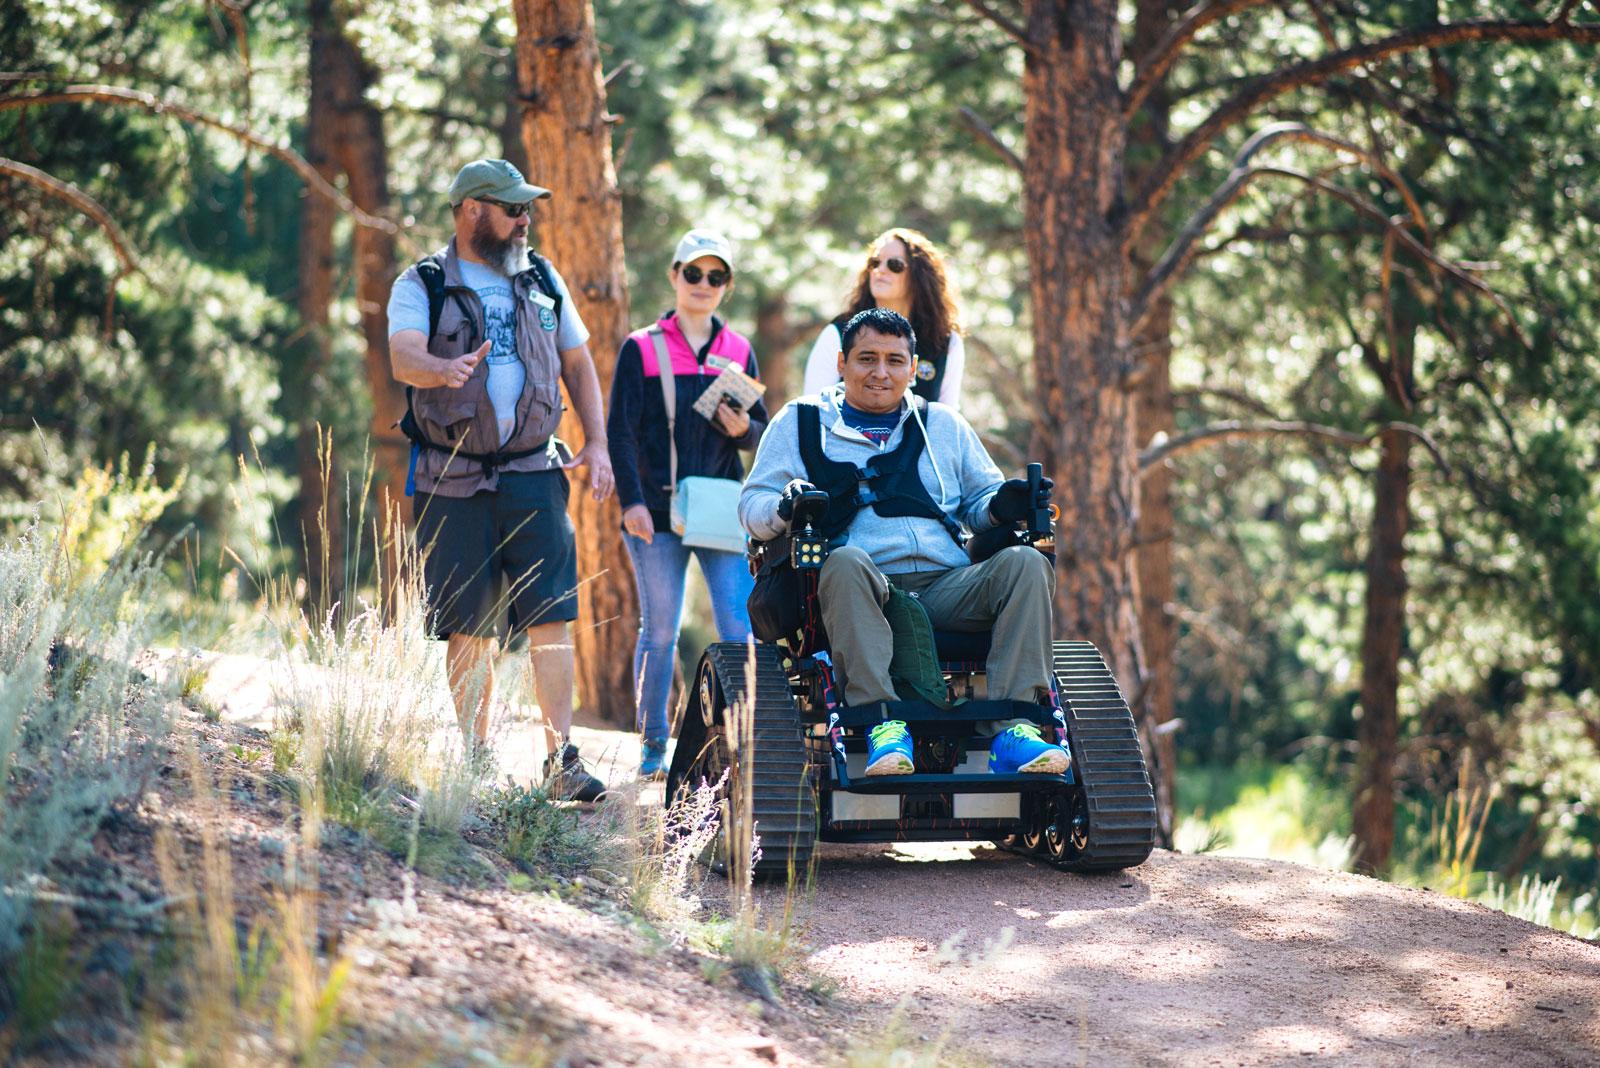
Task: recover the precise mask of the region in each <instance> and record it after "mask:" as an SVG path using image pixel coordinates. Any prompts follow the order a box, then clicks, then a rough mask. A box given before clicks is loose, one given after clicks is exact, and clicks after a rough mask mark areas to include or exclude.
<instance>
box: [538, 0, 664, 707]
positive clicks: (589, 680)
mask: <svg viewBox="0 0 1600 1068" xmlns="http://www.w3.org/2000/svg"><path fill="white" fill-rule="evenodd" d="M512 8H513V11H514V12H515V15H516V20H517V92H518V96H519V97H520V99H521V100H522V139H523V144H524V146H525V147H526V149H527V153H528V160H529V170H528V177H529V180H530V181H533V182H535V183H537V184H539V185H542V186H546V187H547V188H549V189H551V190H552V191H553V192H554V197H553V198H552V199H551V200H548V201H542V202H539V204H538V207H537V212H538V219H537V225H538V238H539V248H540V251H542V252H543V253H544V254H545V255H547V256H549V257H550V259H551V260H552V261H553V262H554V263H555V265H556V269H557V270H559V271H560V272H561V273H562V275H563V277H565V278H566V280H567V284H568V286H569V288H570V289H571V291H572V296H573V300H574V302H575V303H576V304H577V306H578V311H579V312H580V313H581V314H582V316H583V321H584V322H585V323H586V324H588V327H589V330H590V333H591V335H592V336H591V337H590V339H589V348H590V351H592V352H593V354H594V363H595V369H596V370H597V371H598V372H599V374H600V387H601V393H602V395H603V396H604V395H608V394H609V392H610V388H611V374H612V371H613V369H614V367H615V365H616V354H617V348H618V346H620V345H621V343H622V340H623V338H624V337H626V336H627V331H628V288H627V275H626V273H625V271H624V269H623V258H622V204H621V193H620V191H619V190H618V189H617V176H616V171H615V169H614V167H613V165H612V159H611V125H610V123H609V121H608V120H609V118H610V116H609V115H608V114H607V112H606V99H605V87H604V85H603V84H602V83H601V73H600V50H599V43H598V41H597V40H596V38H595V30H594V9H593V7H592V6H591V4H590V2H589V0H515V3H513V5H512ZM561 433H562V437H563V438H564V439H565V440H567V441H569V442H577V441H581V440H582V437H583V434H582V430H581V428H580V424H579V422H578V419H577V416H576V414H575V413H573V412H572V411H571V410H570V404H569V412H568V415H567V417H566V419H565V420H563V422H562V424H561ZM572 518H573V522H574V523H575V524H576V525H577V528H578V575H579V581H580V583H581V585H580V587H579V591H578V622H577V624H576V626H575V628H574V630H575V634H574V636H575V639H576V646H577V677H578V700H579V702H580V703H581V704H582V705H583V706H585V707H587V708H589V709H591V710H592V711H594V712H596V713H598V714H599V715H600V716H601V717H602V718H604V719H606V720H608V721H610V722H613V723H618V724H626V725H630V726H631V725H632V723H633V713H634V708H633V705H634V701H633V644H634V636H635V631H634V624H635V623H636V621H637V619H638V603H637V599H636V597H635V595H634V587H633V575H632V572H631V571H630V569H629V568H628V566H627V564H626V563H625V562H624V560H625V555H624V552H623V548H622V538H621V534H620V529H621V521H620V517H619V514H618V511H617V505H616V499H615V498H614V497H613V498H612V499H611V500H608V501H605V502H604V503H602V504H596V503H595V501H594V500H593V498H592V497H591V496H590V495H589V494H588V493H587V492H584V491H583V490H582V489H581V488H580V484H579V483H578V481H577V480H574V486H573V494H572Z"/></svg>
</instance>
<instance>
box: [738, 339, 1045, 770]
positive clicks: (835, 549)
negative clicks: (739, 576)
mask: <svg viewBox="0 0 1600 1068" xmlns="http://www.w3.org/2000/svg"><path fill="white" fill-rule="evenodd" d="M841 341H842V344H843V349H842V351H841V352H840V353H839V357H838V361H839V362H838V367H839V376H840V378H841V379H842V381H841V383H840V384H839V385H836V386H834V387H833V388H832V389H831V390H828V391H826V392H824V393H821V394H818V395H813V396H808V397H803V398H801V399H799V400H796V401H794V402H792V403H790V404H788V405H786V406H785V407H784V408H783V409H782V410H781V411H780V412H779V413H778V414H777V416H776V417H775V418H774V419H773V421H772V423H771V424H770V425H769V426H768V427H767V431H766V434H765V435H764V436H763V437H762V439H761V444H760V447H759V449H758V450H757V453H756V458H755V464H754V466H753V467H752V469H751V471H750V475H749V477H748V478H747V479H746V481H745V484H744V490H743V492H742V494H741V496H740V498H739V518H740V521H741V522H742V523H743V525H744V528H745V530H746V531H748V532H749V534H750V535H751V537H752V538H754V539H755V540H756V541H757V542H759V543H770V542H773V541H775V540H776V539H782V538H784V537H786V536H787V535H788V534H789V533H790V526H791V519H793V517H794V516H795V513H796V507H797V503H798V505H799V507H800V508H801V509H802V510H803V511H804V512H805V513H807V514H806V519H807V520H808V521H810V520H813V519H814V520H815V529H816V531H817V533H819V534H820V535H821V537H823V538H825V539H826V543H827V546H828V547H829V551H828V552H827V556H826V559H825V560H824V562H823V564H822V567H821V571H820V575H819V576H818V577H817V578H816V587H815V590H816V600H817V602H818V603H819V604H820V615H821V622H822V625H823V629H824V630H825V631H826V634H827V646H828V649H827V653H826V655H825V656H824V657H822V658H820V659H823V660H826V661H829V662H830V663H831V668H832V673H833V678H832V681H833V692H834V694H835V695H838V694H841V693H842V695H843V699H844V700H843V703H844V704H845V705H848V706H851V707H852V708H856V709H860V708H863V707H865V706H870V705H873V704H875V703H878V702H885V701H896V700H899V699H900V696H901V695H897V693H896V689H895V685H894V682H893V681H892V679H891V673H890V665H891V661H892V660H893V658H894V650H895V634H894V631H893V628H892V627H891V624H890V621H889V618H888V617H887V616H886V615H885V611H886V606H888V605H889V603H890V601H891V591H892V590H898V591H901V592H902V593H904V594H907V595H909V596H910V597H912V598H914V599H915V601H916V603H917V604H920V605H921V607H922V609H923V610H924V611H925V612H926V614H927V617H928V620H929V622H930V623H931V624H932V626H933V628H934V629H935V630H942V631H961V632H969V633H977V634H982V633H984V632H987V633H989V635H990V641H989V643H988V650H987V654H986V658H985V667H986V687H987V694H986V696H987V698H988V699H989V700H992V701H999V700H1011V701H1022V702H1027V703H1030V704H1037V705H1045V706H1048V705H1049V704H1050V702H1051V682H1052V673H1051V636H1052V626H1051V598H1052V596H1053V593H1054V587H1055V575H1054V571H1053V569H1052V567H1051V561H1050V560H1049V559H1048V558H1047V557H1046V556H1045V555H1043V554H1042V553H1041V552H1039V551H1037V550H1036V549H1034V548H1032V547H1031V546H1030V545H1027V544H1019V543H1016V542H1017V540H1018V539H1014V538H1008V537H1005V535H1008V534H1009V533H1010V532H1011V531H1013V530H1015V528H1016V525H1017V524H1019V523H1023V522H1028V521H1030V520H1031V519H1033V518H1034V517H1036V516H1038V515H1039V514H1040V511H1041V509H1045V508H1048V498H1049V492H1050V488H1051V483H1050V481H1049V480H1048V479H1041V478H1039V477H1037V475H1036V476H1035V477H1034V478H1033V479H1031V480H1023V479H1010V480H1006V479H1003V478H1002V477H1001V474H1000V470H999V468H997V467H996V466H995V463H994V461H993V460H992V459H991V458H990V456H989V454H988V451H987V450H986V449H985V448H984V447H983V443H982V442H981V441H980V440H979V439H978V435H977V433H976V432H975V431H974V430H973V429H972V427H971V426H970V425H969V424H968V423H967V421H966V420H965V419H964V418H962V416H961V415H960V414H959V413H958V412H957V411H956V410H955V409H954V408H950V407H947V406H945V405H943V404H938V403H929V402H927V401H924V400H922V399H921V398H918V397H916V396H908V395H907V390H908V388H909V386H910V385H911V379H912V376H913V374H914V373H915V369H916V366H917V359H916V357H915V355H914V353H915V352H916V337H915V335H914V334H913V332H912V328H911V324H910V323H909V322H907V321H906V319H905V318H904V317H902V316H901V315H899V314H897V313H896V312H893V311H890V310H888V309H885V308H869V309H867V310H865V311H863V312H861V313H859V314H858V315H856V316H855V317H854V318H852V319H851V320H850V321H849V322H848V323H847V324H846V325H845V328H844V330H843V333H842V335H841ZM1030 525H1031V524H1030ZM968 532H971V533H972V535H974V542H975V543H976V542H977V541H989V542H993V541H995V540H996V539H994V538H990V537H986V534H987V533H988V532H993V533H995V534H1000V535H1002V537H1001V538H1000V539H999V540H1000V541H1003V542H1007V545H1006V547H1004V548H1001V549H1000V550H999V551H998V552H994V553H993V555H989V556H987V558H985V559H982V560H981V562H978V563H974V562H973V556H978V555H980V554H977V553H975V554H973V556H969V553H968V548H967V544H966V543H967V538H968ZM759 595H760V590H759V589H758V596H759ZM756 608H757V605H756V604H755V602H754V601H752V614H753V616H754V615H756V614H757V613H756V611H755V610H756ZM884 711H885V716H886V717H887V711H888V709H887V708H885V710H884ZM1043 718H1046V719H1048V717H1043ZM979 730H980V731H982V732H984V733H989V732H992V733H993V738H992V741H991V744H990V750H989V768H990V770H991V771H995V772H1001V773H1006V774H1012V773H1018V772H1037V773H1042V774H1054V775H1059V774H1062V773H1064V772H1065V771H1066V770H1067V769H1068V767H1069V765H1070V763H1071V756H1070V754H1069V751H1068V749H1067V745H1066V737H1065V731H1064V730H1062V731H1056V732H1053V733H1055V735H1056V737H1055V738H1054V739H1051V740H1046V738H1045V737H1044V736H1043V735H1042V734H1041V732H1040V730H1039V727H1038V726H1037V725H1036V724H1035V723H1034V722H1032V721H1027V720H1022V719H1017V720H1009V721H1006V720H1002V721H996V722H989V723H985V724H980V725H979ZM915 770H916V767H915V763H914V746H913V744H912V738H911V737H910V735H909V732H908V729H907V724H906V722H905V721H904V720H901V719H888V718H885V719H884V720H883V721H881V722H878V723H876V724H875V725H873V726H871V728H870V729H869V731H868V745H867V760H866V765H865V772H866V774H867V775H905V774H912V773H913V772H915Z"/></svg>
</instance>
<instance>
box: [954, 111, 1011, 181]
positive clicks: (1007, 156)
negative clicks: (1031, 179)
mask: <svg viewBox="0 0 1600 1068" xmlns="http://www.w3.org/2000/svg"><path fill="white" fill-rule="evenodd" d="M957 111H958V112H959V113H960V115H961V119H962V121H963V122H965V123H966V124H967V128H968V129H969V130H971V131H972V132H973V133H974V134H976V135H977V136H978V140H980V141H982V142H983V143H984V144H986V145H988V146H989V147H990V148H992V149H994V152H995V154H996V155H997V156H999V157H1000V158H1001V159H1002V160H1004V161H1005V162H1006V164H1007V165H1008V166H1009V167H1010V168H1011V169H1012V170H1014V171H1016V172H1017V173H1018V174H1021V173H1022V157H1021V156H1019V155H1017V153H1016V150H1015V149H1013V148H1012V147H1011V146H1010V145H1008V144H1006V143H1005V142H1004V141H1002V140H1000V135H999V134H997V133H995V131H994V127H992V126H990V125H989V124H988V123H986V122H984V121H983V119H982V118H980V117H979V115H978V113H977V112H976V111H973V110H972V109H971V108H969V107H967V106H966V105H965V104H963V105H962V106H961V107H960V108H958V109H957Z"/></svg>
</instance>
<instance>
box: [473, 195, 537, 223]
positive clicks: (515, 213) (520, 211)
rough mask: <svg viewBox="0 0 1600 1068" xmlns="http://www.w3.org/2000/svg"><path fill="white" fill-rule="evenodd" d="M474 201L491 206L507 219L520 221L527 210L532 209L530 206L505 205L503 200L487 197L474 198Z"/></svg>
mask: <svg viewBox="0 0 1600 1068" xmlns="http://www.w3.org/2000/svg"><path fill="white" fill-rule="evenodd" d="M474 199H476V200H478V201H480V202H482V203H484V204H493V205H494V206H495V207H497V208H499V209H500V210H501V211H503V212H505V213H506V218H508V219H520V218H522V217H523V216H524V215H526V214H528V210H529V209H530V208H532V207H533V205H532V204H507V203H506V202H505V201H503V200H490V199H489V198H488V197H476V198H474Z"/></svg>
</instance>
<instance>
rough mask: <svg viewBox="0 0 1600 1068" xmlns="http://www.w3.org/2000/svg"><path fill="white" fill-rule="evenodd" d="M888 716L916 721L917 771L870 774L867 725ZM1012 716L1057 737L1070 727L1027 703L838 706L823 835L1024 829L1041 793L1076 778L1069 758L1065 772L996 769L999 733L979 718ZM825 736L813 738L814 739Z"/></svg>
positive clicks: (915, 836) (986, 833) (985, 833)
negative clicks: (993, 740) (994, 746)
mask: <svg viewBox="0 0 1600 1068" xmlns="http://www.w3.org/2000/svg"><path fill="white" fill-rule="evenodd" d="M886 720H900V721H902V722H904V723H905V724H906V725H907V729H908V730H909V732H910V733H911V736H912V739H913V749H914V753H915V757H914V759H915V763H916V767H917V770H916V771H915V772H914V773H912V774H909V775H875V776H868V775H866V774H865V773H864V770H865V767H866V758H867V738H866V732H867V730H869V729H870V728H871V727H873V726H875V725H877V724H878V723H882V722H884V721H886ZM1008 720H1010V721H1015V720H1023V721H1026V722H1031V723H1036V724H1038V725H1039V727H1040V729H1041V732H1042V733H1043V734H1044V736H1045V737H1047V738H1053V737H1056V730H1057V728H1059V727H1061V721H1060V717H1059V713H1057V712H1056V711H1055V710H1053V709H1050V708H1046V707H1043V706H1041V705H1037V704H1030V703H1026V702H1021V701H968V702H965V703H963V704H961V705H959V706H958V707H956V708H955V709H952V710H945V709H942V708H939V707H936V706H934V705H932V704H928V703H927V702H923V701H888V702H882V703H879V704H874V705H869V706H866V707H863V708H836V709H833V710H831V711H830V712H829V714H828V724H827V728H826V736H825V737H826V741H827V744H828V749H829V757H830V759H829V761H828V766H829V768H830V770H831V775H830V776H829V779H830V780H831V781H826V782H823V783H821V784H820V785H821V786H822V789H823V791H824V797H823V812H822V814H823V821H822V826H821V828H820V829H821V837H822V838H823V839H825V840H831V841H871V840H882V839H884V838H892V839H897V840H901V841H915V840H948V839H952V838H956V839H969V840H972V839H996V838H1001V837H1004V836H1005V835H1007V834H1011V833H1015V832H1017V831H1019V830H1020V829H1021V828H1023V827H1024V826H1025V824H1026V823H1027V820H1028V818H1029V814H1030V813H1031V812H1032V810H1033V809H1034V808H1035V807H1036V804H1037V802H1036V800H1035V798H1034V797H1033V796H1032V795H1056V794H1060V793H1062V792H1063V791H1071V790H1072V789H1073V788H1074V786H1075V784H1076V779H1075V776H1074V769H1073V768H1072V767H1071V766H1070V765H1069V766H1068V768H1067V770H1066V771H1065V772H1063V773H1062V774H1059V775H1045V774H1038V773H1016V774H996V773H994V772H991V771H989V767H988V760H989V742H990V739H989V738H988V737H987V736H984V735H981V734H980V733H979V732H978V724H980V723H985V722H993V721H1008ZM846 731H855V732H856V733H850V734H847V733H846ZM1063 736H1064V731H1063ZM818 740H820V739H817V738H815V737H814V738H813V742H814V743H815V742H816V741H818Z"/></svg>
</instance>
